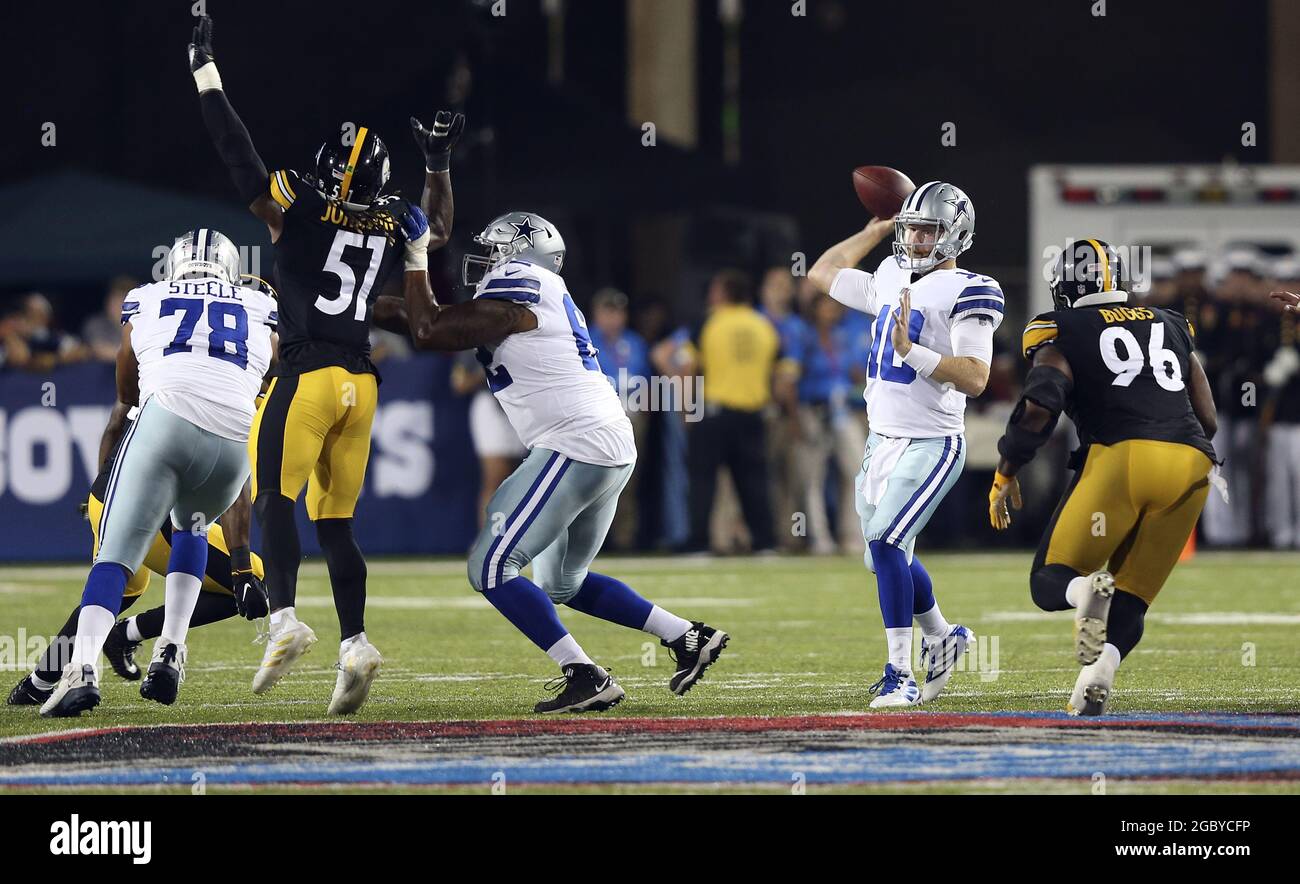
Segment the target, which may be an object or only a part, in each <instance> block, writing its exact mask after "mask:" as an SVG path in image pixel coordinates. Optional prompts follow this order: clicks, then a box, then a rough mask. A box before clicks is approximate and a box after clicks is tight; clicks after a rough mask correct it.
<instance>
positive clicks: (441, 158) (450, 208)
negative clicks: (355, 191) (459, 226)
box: [411, 111, 465, 252]
mask: <svg viewBox="0 0 1300 884" xmlns="http://www.w3.org/2000/svg"><path fill="white" fill-rule="evenodd" d="M464 131H465V115H464V114H453V113H451V112H450V111H438V113H437V114H435V115H434V118H433V128H432V129H426V128H424V124H423V123H421V122H420V121H419V120H417V119H416V118H415V117H411V134H412V135H414V136H415V143H416V144H417V145H419V148H420V152H421V153H422V154H424V172H425V174H424V193H422V194H421V195H420V209H421V210H422V211H423V212H424V214H425V217H427V218H428V219H429V246H428V251H430V252H433V251H437V250H438V249H440V248H442V247H443V246H444V245H446V243H447V240H449V239H450V238H451V223H452V218H453V216H454V215H455V201H454V200H453V199H452V194H451V151H452V148H454V147H455V146H456V142H457V141H459V140H460V136H461V133H463V132H464Z"/></svg>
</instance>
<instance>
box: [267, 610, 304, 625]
mask: <svg viewBox="0 0 1300 884" xmlns="http://www.w3.org/2000/svg"><path fill="white" fill-rule="evenodd" d="M286 618H287V619H289V620H297V619H298V614H297V612H295V611H294V609H293V605H290V606H289V607H287V608H281V609H280V610H278V611H272V612H271V628H272V629H279V628H280V623H281V621H283V620H285V619H286Z"/></svg>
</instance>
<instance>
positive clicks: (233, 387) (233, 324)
mask: <svg viewBox="0 0 1300 884" xmlns="http://www.w3.org/2000/svg"><path fill="white" fill-rule="evenodd" d="M277 320H278V318H277V314H276V304H275V301H274V299H272V298H271V296H270V295H268V294H266V293H264V292H261V291H258V290H257V289H253V288H245V287H243V286H235V285H230V284H228V283H225V282H223V281H221V280H219V279H215V278H214V279H187V280H174V281H162V282H154V283H150V284H148V285H144V286H141V287H140V288H137V289H135V290H133V291H132V292H131V293H130V294H128V295H127V296H126V299H125V300H124V301H123V303H122V323H123V324H126V323H128V322H129V323H130V324H131V346H132V348H133V349H134V350H135V352H136V358H137V359H138V361H139V364H140V404H141V405H143V404H144V403H145V402H146V401H148V400H149V399H150V398H151V397H155V396H156V397H157V398H158V401H159V403H160V404H161V405H162V406H163V407H164V408H166V409H167V410H168V411H170V412H172V413H173V414H176V415H178V416H180V417H183V418H184V419H186V420H187V421H189V422H190V423H192V424H194V425H195V426H198V427H201V428H203V429H205V430H208V431H209V432H212V433H215V434H217V435H218V436H222V437H224V438H227V439H233V440H235V441H237V442H244V441H247V439H248V431H249V427H250V425H251V424H252V420H253V413H254V411H255V410H256V405H255V404H256V400H257V395H258V393H259V392H261V389H262V380H263V378H264V377H265V376H266V372H267V369H268V368H269V367H270V364H271V332H272V330H274V328H275V326H276V323H277Z"/></svg>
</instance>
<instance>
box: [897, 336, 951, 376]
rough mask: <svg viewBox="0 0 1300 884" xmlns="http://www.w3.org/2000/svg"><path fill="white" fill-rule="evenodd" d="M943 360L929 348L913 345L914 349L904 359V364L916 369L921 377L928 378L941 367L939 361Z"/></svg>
mask: <svg viewBox="0 0 1300 884" xmlns="http://www.w3.org/2000/svg"><path fill="white" fill-rule="evenodd" d="M942 358H943V356H941V355H940V354H938V353H936V352H934V351H933V350H931V349H930V348H929V347H922V346H921V345H920V344H913V345H912V349H911V350H908V351H907V355H906V356H904V357H903V362H904V363H905V364H906V365H910V366H912V368H914V369H916V373H917V374H919V375H920V376H921V377H923V378H928V377H929V376H930V375H931V374H932V373H933V372H934V370H935V369H936V368H938V367H939V360H940V359H942Z"/></svg>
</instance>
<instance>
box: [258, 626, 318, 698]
mask: <svg viewBox="0 0 1300 884" xmlns="http://www.w3.org/2000/svg"><path fill="white" fill-rule="evenodd" d="M314 644H316V633H314V632H312V629H311V627H310V626H308V625H307V624H306V623H302V622H301V621H299V620H298V618H296V617H292V616H286V617H285V618H284V619H283V620H281V621H280V625H279V627H277V628H275V629H272V630H271V634H270V635H269V636H267V639H266V652H265V653H263V654H262V665H261V667H260V668H259V669H258V670H257V674H256V675H254V676H253V693H255V694H264V693H266V692H267V691H269V690H270V689H271V688H273V687H275V686H276V684H278V683H279V681H280V679H282V678H284V677H285V676H286V675H288V674H289V670H290V669H292V668H293V664H294V663H296V662H297V661H298V658H299V657H301V656H302V655H303V654H305V653H307V651H308V650H310V649H311V646H312V645H314Z"/></svg>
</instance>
